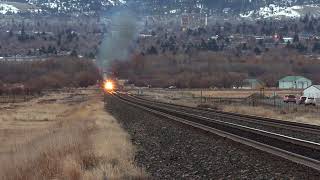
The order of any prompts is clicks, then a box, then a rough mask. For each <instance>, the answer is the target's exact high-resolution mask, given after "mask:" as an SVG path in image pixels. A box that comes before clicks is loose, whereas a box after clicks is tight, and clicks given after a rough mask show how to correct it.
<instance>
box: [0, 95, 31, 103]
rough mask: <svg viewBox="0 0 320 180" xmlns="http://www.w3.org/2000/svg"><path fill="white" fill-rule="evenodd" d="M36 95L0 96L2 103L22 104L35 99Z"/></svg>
mask: <svg viewBox="0 0 320 180" xmlns="http://www.w3.org/2000/svg"><path fill="white" fill-rule="evenodd" d="M35 97H36V96H35V95H1V96H0V103H20V102H26V101H29V100H31V99H33V98H35Z"/></svg>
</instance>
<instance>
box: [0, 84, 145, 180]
mask: <svg viewBox="0 0 320 180" xmlns="http://www.w3.org/2000/svg"><path fill="white" fill-rule="evenodd" d="M0 114H1V116H0V143H1V146H0V179H6V180H10V179H12V180H28V179H68V180H76V179H85V180H87V179H88V180H90V179H104V178H107V179H128V178H129V179H132V178H134V179H136V178H137V179H143V178H145V177H146V174H145V172H144V170H143V169H141V168H138V167H137V166H136V165H135V163H134V152H135V149H134V147H133V145H132V144H131V142H130V140H129V137H128V135H127V134H126V132H124V131H123V130H122V129H121V127H120V125H119V124H118V123H117V122H116V120H115V119H114V118H113V117H112V116H110V115H109V114H108V113H106V112H105V111H104V104H103V101H102V95H101V94H99V93H98V92H94V91H83V90H82V91H80V90H79V91H76V92H72V93H59V94H58V93H57V94H50V95H46V96H44V97H42V98H38V99H34V100H32V101H30V102H27V103H19V104H2V105H0Z"/></svg>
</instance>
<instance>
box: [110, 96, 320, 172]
mask: <svg viewBox="0 0 320 180" xmlns="http://www.w3.org/2000/svg"><path fill="white" fill-rule="evenodd" d="M114 97H116V98H117V99H119V100H121V101H123V102H125V103H127V104H129V105H132V106H135V107H138V108H141V109H144V110H146V111H149V112H151V113H153V114H156V115H160V116H162V117H166V118H169V119H171V120H175V121H179V122H181V123H184V124H187V125H190V126H193V127H196V128H200V129H202V130H205V131H208V132H211V133H214V134H216V135H219V136H222V137H226V138H229V139H231V140H233V141H236V142H239V143H242V144H245V145H248V146H251V147H254V148H256V149H259V150H262V151H265V152H268V153H271V154H274V155H276V156H279V157H282V158H285V159H288V160H290V161H292V162H295V163H299V164H302V165H304V166H308V167H311V168H313V169H316V170H318V171H320V161H319V159H320V157H317V158H314V157H308V156H305V155H301V154H299V153H297V152H292V151H289V150H288V149H285V148H281V147H277V146H274V145H273V144H270V143H269V144H267V143H265V142H263V141H262V142H260V141H259V140H257V139H254V138H249V137H244V136H242V135H243V134H240V135H239V134H236V133H232V132H227V131H225V129H223V130H221V129H218V128H217V127H212V126H209V125H208V124H206V123H204V120H205V121H206V122H208V121H210V122H213V121H212V119H209V118H203V117H201V116H198V115H192V114H189V113H185V112H179V111H175V110H173V109H167V108H163V107H157V106H155V105H150V104H149V105H148V104H143V103H141V102H135V101H134V100H132V99H131V100H130V99H128V98H124V97H123V96H121V95H114ZM170 112H171V113H170ZM179 114H180V115H182V117H179ZM188 118H191V120H190V119H188ZM194 119H197V120H199V119H200V120H202V121H201V122H194ZM214 122H215V123H217V124H219V125H223V126H225V127H228V128H231V129H232V128H234V129H237V130H240V131H242V132H244V133H254V134H255V135H257V136H260V137H263V138H269V139H270V140H272V141H275V142H276V141H278V142H277V143H284V144H285V145H286V144H287V145H291V146H294V144H295V146H294V148H295V147H299V148H301V147H303V148H306V149H308V150H310V152H313V151H315V153H318V151H319V148H320V144H318V143H314V142H310V141H304V140H300V139H297V138H291V137H287V136H283V135H279V134H276V133H270V132H267V131H261V130H258V129H254V128H250V127H245V126H239V125H237V124H232V123H225V122H223V121H214ZM229 130H230V129H229Z"/></svg>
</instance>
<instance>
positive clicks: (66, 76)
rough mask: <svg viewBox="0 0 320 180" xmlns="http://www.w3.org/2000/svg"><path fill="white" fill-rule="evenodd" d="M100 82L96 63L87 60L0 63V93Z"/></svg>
mask: <svg viewBox="0 0 320 180" xmlns="http://www.w3.org/2000/svg"><path fill="white" fill-rule="evenodd" d="M101 79H102V78H101V74H100V73H99V70H98V69H97V67H96V66H95V64H94V63H93V62H92V61H90V60H85V59H78V58H71V57H68V58H56V59H49V60H46V61H34V62H1V63H0V94H3V93H6V94H10V93H15V94H20V93H35V92H39V91H41V90H43V89H58V88H63V87H88V86H91V85H95V84H96V83H97V81H99V80H101Z"/></svg>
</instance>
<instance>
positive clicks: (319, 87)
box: [307, 85, 320, 90]
mask: <svg viewBox="0 0 320 180" xmlns="http://www.w3.org/2000/svg"><path fill="white" fill-rule="evenodd" d="M310 87H315V88H317V89H319V90H320V85H312V86H309V87H308V88H310ZM308 88H307V89H308Z"/></svg>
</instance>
